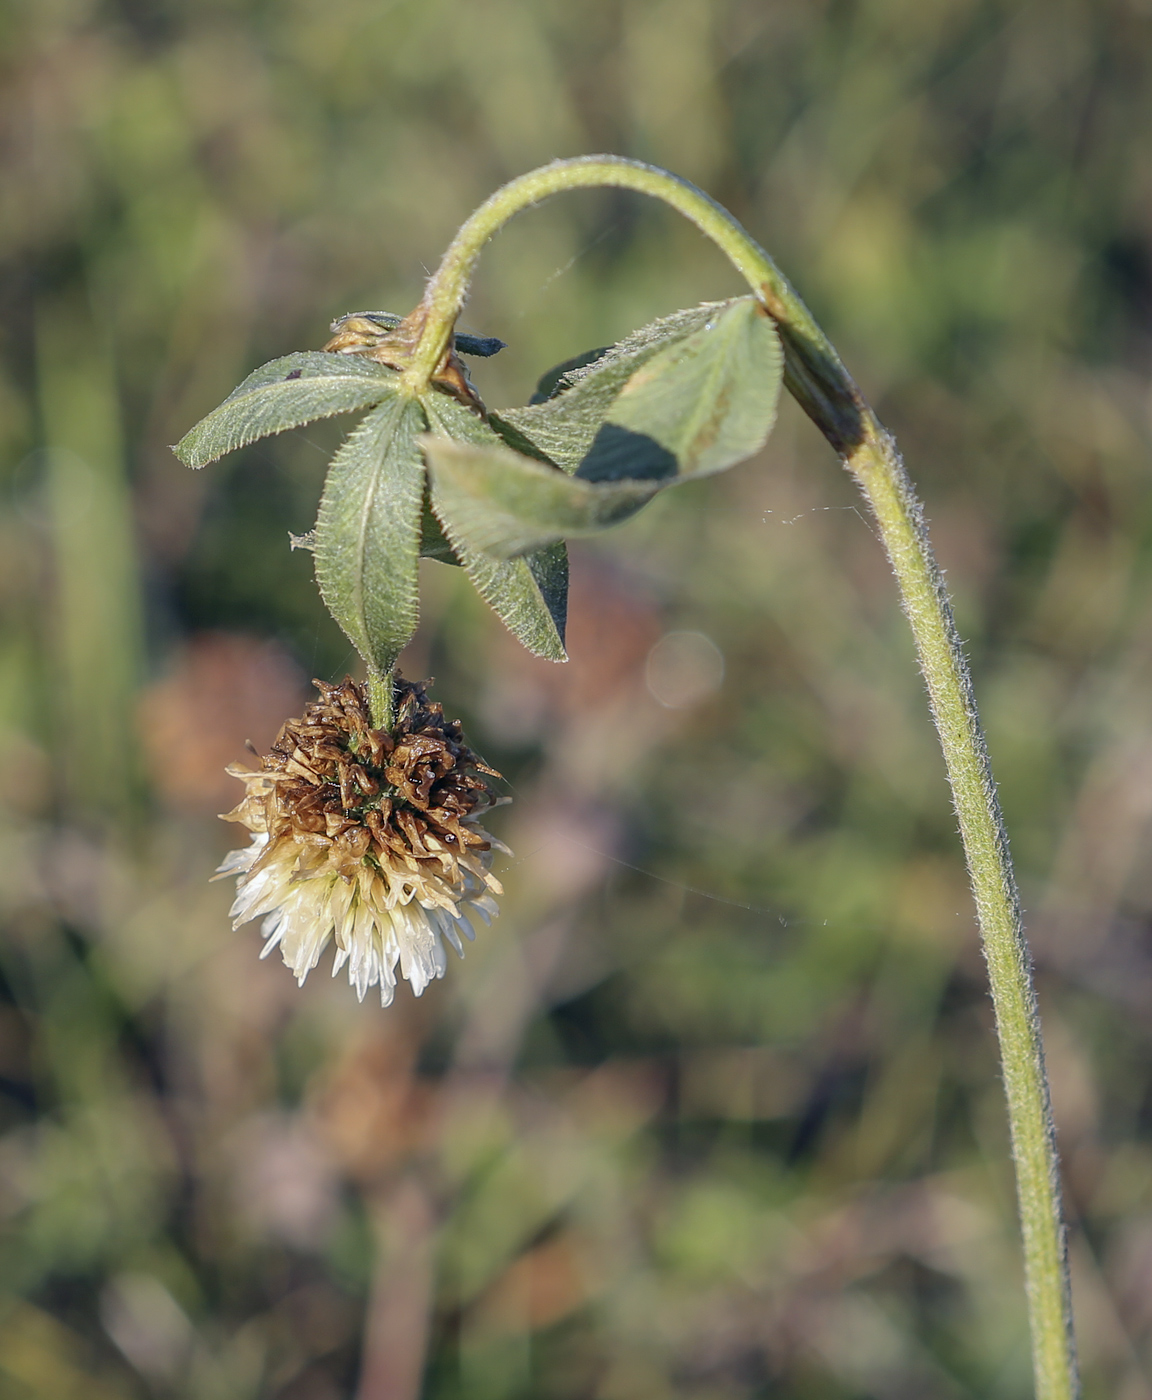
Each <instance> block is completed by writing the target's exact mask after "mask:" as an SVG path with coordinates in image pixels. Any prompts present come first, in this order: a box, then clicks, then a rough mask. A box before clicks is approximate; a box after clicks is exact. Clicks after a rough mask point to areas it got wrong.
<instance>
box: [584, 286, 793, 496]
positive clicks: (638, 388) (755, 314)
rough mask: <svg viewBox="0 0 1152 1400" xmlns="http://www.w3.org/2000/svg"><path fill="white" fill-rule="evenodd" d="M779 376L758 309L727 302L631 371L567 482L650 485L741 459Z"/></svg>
mask: <svg viewBox="0 0 1152 1400" xmlns="http://www.w3.org/2000/svg"><path fill="white" fill-rule="evenodd" d="M783 370H784V354H783V351H782V349H781V346H780V337H779V335H778V334H777V332H776V326H775V324H774V323H773V322H772V320H771V318H770V317H769V316H768V315H767V314H766V313H765V311H764V309H763V307H762V306H761V305H760V303H759V302H757V301H756V300H755V299H754V298H752V297H742V298H740V299H739V300H738V301H734V302H732V303H730V304H729V305H728V306H727V307H726V308H724V309H723V310H720V311H718V312H717V313H716V314H714V315H713V316H712V317H711V318H710V319H709V320H708V321H707V323H706V324H705V325H703V326H701V327H700V329H699V330H696V331H694V332H693V333H692V334H691V335H689V336H688V337H687V338H685V339H683V340H679V341H676V342H675V343H673V344H671V345H667V346H665V347H664V348H663V349H662V350H660V351H658V352H657V353H656V354H655V355H653V356H652V357H651V358H650V359H648V360H647V361H646V362H645V363H644V364H643V365H642V366H641V367H640V368H639V369H637V370H636V371H635V372H634V373H633V374H632V376H631V377H630V378H629V380H628V382H627V383H626V384H625V385H624V387H623V388H622V389H621V390H620V393H619V394H618V395H617V397H616V399H615V401H614V402H613V403H612V405H611V407H610V408H609V410H608V413H607V416H606V418H605V421H604V423H603V424H602V425H601V427H600V429H599V430H598V432H597V434H596V437H595V439H594V440H593V443H592V446H591V448H590V449H589V451H588V454H587V456H586V457H585V458H584V460H583V461H582V462H581V463H580V465H579V467H578V468H577V470H576V476H577V477H578V478H582V479H583V480H585V481H605V482H607V481H621V480H624V479H633V480H634V479H636V478H654V479H657V480H659V479H661V478H664V477H670V476H681V477H684V476H688V475H692V476H706V475H708V474H710V473H712V472H718V471H723V470H724V469H725V468H726V467H730V466H733V465H734V464H735V463H736V462H742V461H743V460H744V459H745V458H746V457H750V456H752V454H753V453H754V452H758V451H759V450H760V448H761V447H762V446H763V445H764V441H765V439H766V438H767V436H768V434H769V432H770V431H771V429H772V424H773V423H774V422H775V419H776V404H777V401H778V399H779V396H780V382H781V378H782V376H783Z"/></svg>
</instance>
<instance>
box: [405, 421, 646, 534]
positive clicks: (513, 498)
mask: <svg viewBox="0 0 1152 1400" xmlns="http://www.w3.org/2000/svg"><path fill="white" fill-rule="evenodd" d="M421 445H422V446H423V448H424V455H425V457H426V459H427V461H428V466H429V469H430V473H431V477H432V501H433V504H434V505H435V508H436V511H437V513H438V514H439V515H440V517H441V519H442V520H443V521H444V528H445V530H446V531H447V532H448V535H449V538H451V539H453V542H454V543H455V537H456V536H459V538H460V539H462V540H464V541H466V542H467V544H468V545H470V546H471V547H472V548H473V549H478V550H482V551H484V552H485V553H488V554H492V555H495V556H496V557H497V558H502V559H508V558H512V557H514V556H516V555H520V554H525V553H528V552H529V551H530V550H534V549H539V548H541V547H542V546H543V545H546V544H549V543H551V542H552V541H554V540H559V539H564V538H566V537H569V536H573V535H590V534H595V533H596V532H598V531H600V530H603V529H606V528H607V527H608V526H609V525H615V524H618V523H619V522H620V521H621V520H626V519H627V518H628V517H629V516H630V515H635V514H636V512H637V511H638V510H639V509H640V508H641V506H643V505H646V504H647V502H648V501H650V500H651V499H652V497H653V496H654V495H655V493H656V492H657V491H658V490H659V489H660V486H661V483H660V482H657V481H615V482H605V483H602V482H595V481H581V480H580V479H579V478H578V477H571V476H567V475H565V473H564V472H562V471H559V470H557V468H555V467H550V466H548V465H547V464H546V463H544V462H537V461H534V460H533V459H532V458H531V457H522V456H520V454H519V453H518V452H513V451H511V450H510V449H509V448H507V447H504V446H502V445H499V444H498V445H496V446H491V445H489V446H484V447H478V446H476V445H475V444H474V443H470V442H459V441H453V440H451V439H448V438H441V437H424V438H422V439H421Z"/></svg>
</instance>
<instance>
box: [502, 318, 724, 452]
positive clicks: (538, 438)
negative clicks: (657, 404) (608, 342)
mask: <svg viewBox="0 0 1152 1400" xmlns="http://www.w3.org/2000/svg"><path fill="white" fill-rule="evenodd" d="M731 305H732V303H731V302H706V303H705V304H704V305H703V306H694V307H691V308H689V309H688V310H687V311H677V312H675V313H674V314H673V315H671V316H665V317H663V318H662V319H661V320H659V321H653V322H652V323H651V325H647V326H643V327H642V328H641V329H640V330H638V331H633V332H632V334H631V335H630V336H627V337H626V338H625V339H624V340H622V341H620V342H619V344H617V345H613V346H612V347H611V348H610V349H609V350H606V351H605V352H604V353H603V354H599V355H596V357H595V358H594V359H593V360H591V361H590V362H589V363H587V364H585V365H583V366H580V365H577V366H576V367H575V368H573V369H569V370H567V371H566V372H565V373H563V374H562V375H561V376H560V378H559V380H558V381H557V382H556V383H555V384H554V385H550V392H551V395H552V397H551V398H549V399H547V400H546V401H545V402H544V403H537V404H530V405H528V407H527V408H508V409H501V410H500V415H499V416H500V420H501V422H502V423H507V424H509V425H511V427H513V428H515V429H517V430H518V431H519V432H522V433H524V434H525V435H526V436H527V437H528V438H530V439H531V441H532V442H534V443H535V444H536V446H537V448H538V449H539V450H540V451H541V452H543V453H544V455H545V456H546V457H548V458H549V459H550V460H551V461H553V462H555V463H556V464H557V466H560V467H563V469H564V470H565V471H566V472H574V471H575V470H576V468H577V467H578V466H579V465H580V463H581V461H582V460H583V459H584V457H585V455H586V454H587V452H588V450H589V449H590V448H591V446H592V443H593V440H594V439H595V437H596V434H597V433H598V432H599V430H600V426H601V424H602V423H603V422H604V419H605V418H606V417H607V414H608V411H609V409H610V408H611V407H612V404H613V402H614V401H615V399H616V396H617V395H618V394H619V392H620V390H621V389H623V387H624V385H625V384H626V383H627V382H628V380H629V379H630V378H631V377H632V375H633V374H634V373H635V372H636V370H638V369H639V368H640V367H641V366H642V365H643V364H646V363H647V361H648V360H650V359H651V358H652V357H653V355H656V354H658V353H659V352H660V351H661V350H662V349H664V348H665V347H667V346H671V345H674V344H675V343H676V342H677V341H681V340H685V339H686V338H687V337H688V336H690V335H692V334H693V332H695V331H698V330H700V329H701V327H703V326H705V325H707V323H708V321H709V320H710V319H712V318H713V317H715V316H717V315H718V314H720V313H721V312H723V311H724V309H725V308H726V307H728V306H731ZM589 353H594V352H589ZM575 358H576V359H577V360H581V359H584V356H580V355H578V356H576V357H575ZM561 368H562V367H561V366H559V365H558V366H557V369H561ZM551 374H552V371H549V374H547V375H545V376H544V378H543V379H541V381H540V384H541V387H543V386H544V384H545V383H546V382H547V381H550V379H551Z"/></svg>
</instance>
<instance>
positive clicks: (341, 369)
mask: <svg viewBox="0 0 1152 1400" xmlns="http://www.w3.org/2000/svg"><path fill="white" fill-rule="evenodd" d="M398 378H399V376H398V375H397V373H396V371H395V370H392V369H388V368H387V367H386V366H384V365H378V364H376V363H375V362H374V361H372V360H362V359H356V358H353V357H351V356H348V355H328V354H325V353H324V351H322V350H302V351H299V352H298V353H297V354H294V355H283V356H282V357H281V358H280V359H278V360H270V361H269V362H268V364H266V365H261V367H260V368H259V369H258V370H254V371H253V372H252V373H251V374H250V375H249V376H248V378H247V379H245V381H244V382H243V384H241V385H239V387H237V388H236V389H233V391H232V392H231V393H230V394H229V395H228V397H227V398H226V399H225V400H224V402H223V403H222V404H221V405H220V407H219V408H217V409H214V410H213V411H212V412H211V413H210V414H208V416H207V417H206V418H202V419H201V420H200V422H199V423H197V424H196V426H195V427H194V428H193V429H192V430H191V432H189V433H187V434H185V436H184V437H183V438H181V440H180V441H179V442H178V443H177V444H176V446H175V447H174V448H173V449H172V450H173V452H175V454H176V456H177V457H179V458H180V460H181V461H182V462H184V463H185V464H186V465H187V466H189V467H203V466H205V465H206V464H207V463H208V462H214V461H215V460H216V458H217V457H223V456H224V454H225V453H226V452H232V451H233V450H234V449H235V448H237V447H244V446H246V445H247V444H248V443H250V442H255V441H256V439H257V438H262V437H268V436H270V435H271V434H272V433H282V432H284V431H285V429H287V428H298V427H299V426H300V425H301V424H302V423H310V422H312V420H313V419H314V418H329V417H331V416H332V415H333V414H334V413H353V412H355V411H356V410H358V409H364V408H372V407H373V405H375V404H378V403H380V402H381V400H383V399H384V398H385V397H386V396H387V395H388V394H389V393H391V392H392V389H393V387H394V385H395V384H396V381H397V379H398Z"/></svg>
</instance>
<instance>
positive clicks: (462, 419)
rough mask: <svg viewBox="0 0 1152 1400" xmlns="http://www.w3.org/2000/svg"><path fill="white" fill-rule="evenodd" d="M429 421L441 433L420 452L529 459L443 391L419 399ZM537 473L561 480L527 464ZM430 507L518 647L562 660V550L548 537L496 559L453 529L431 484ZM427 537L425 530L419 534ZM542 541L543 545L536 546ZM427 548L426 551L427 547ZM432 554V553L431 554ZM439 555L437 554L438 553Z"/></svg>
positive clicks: (564, 554) (564, 565)
mask: <svg viewBox="0 0 1152 1400" xmlns="http://www.w3.org/2000/svg"><path fill="white" fill-rule="evenodd" d="M425 408H426V410H427V412H428V417H429V420H430V422H431V425H432V426H433V427H434V428H437V429H439V431H440V433H442V434H449V435H450V436H433V435H427V436H425V437H424V438H422V439H421V443H422V445H423V446H424V447H425V449H426V451H427V448H428V446H429V445H430V444H431V445H433V446H434V447H436V448H439V447H444V446H448V447H450V448H453V449H457V448H458V449H460V450H461V451H463V452H481V453H483V452H497V453H505V454H507V455H508V456H510V457H512V458H513V459H514V460H516V461H529V460H531V459H529V458H521V457H519V456H518V454H516V453H514V452H510V451H509V449H508V448H506V447H504V446H503V445H502V444H501V442H500V439H499V438H498V437H497V436H496V434H495V433H494V432H493V431H492V429H491V428H489V427H488V426H487V424H485V423H483V422H482V421H481V420H480V419H479V418H477V417H476V415H475V414H474V413H470V412H469V411H468V410H467V409H466V408H464V407H462V406H461V405H460V404H458V403H457V402H456V401H455V400H454V399H450V398H449V397H448V396H447V395H445V394H439V393H433V394H430V395H429V396H428V397H427V399H426V400H425ZM533 465H538V466H539V467H540V470H541V471H545V472H548V473H549V474H550V475H551V476H553V477H556V478H558V479H559V480H561V481H564V480H566V478H565V477H564V476H562V474H561V473H560V472H558V471H557V470H556V468H555V467H551V466H548V465H547V464H546V463H533ZM431 499H432V508H433V510H434V511H435V513H436V517H437V519H438V520H439V523H440V524H441V526H442V527H443V535H444V536H445V537H446V539H447V541H448V542H450V547H451V549H452V551H453V553H454V554H455V556H456V558H457V559H458V560H459V562H460V563H461V564H462V565H463V566H464V568H465V570H466V571H467V573H468V576H469V578H470V579H471V580H472V583H473V584H474V585H475V587H476V591H477V592H478V593H479V594H480V596H481V597H482V598H483V599H484V601H485V602H486V603H487V604H488V605H489V607H491V608H492V610H493V611H494V612H495V613H496V614H497V616H498V617H499V618H500V620H501V621H502V622H503V623H504V625H505V626H506V627H507V628H508V630H509V631H510V632H511V633H512V635H513V636H514V637H515V638H516V640H517V641H518V642H520V643H521V645H523V646H525V647H527V648H528V650H529V651H530V652H533V653H534V654H535V655H536V656H543V657H546V658H547V659H548V660H550V661H566V660H567V659H568V653H567V652H566V651H565V650H564V629H565V625H566V622H567V616H568V550H567V548H566V546H565V545H564V543H563V541H562V540H561V539H559V538H558V537H557V536H555V535H553V536H551V537H550V538H549V539H548V540H545V541H540V542H537V543H536V544H535V545H533V544H530V545H529V546H528V547H527V548H526V549H525V550H524V551H520V552H521V553H523V554H525V556H526V557H524V558H507V557H504V558H498V557H496V556H495V555H494V554H490V553H487V552H485V550H484V549H482V548H481V547H480V546H479V545H478V544H477V543H475V541H473V540H472V539H471V538H470V537H469V536H468V535H467V533H466V532H465V531H464V530H461V529H459V528H458V527H457V525H456V523H455V521H454V520H452V519H451V518H450V516H449V514H448V512H447V510H446V509H445V506H444V503H443V502H441V501H440V500H438V498H437V494H436V487H435V482H433V485H432V490H431ZM425 539H426V540H427V539H428V532H427V531H426V532H425ZM541 544H544V545H545V546H546V547H544V548H541V547H540V545H541ZM429 552H431V551H429ZM434 557H435V556H434ZM440 557H442V556H440Z"/></svg>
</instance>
